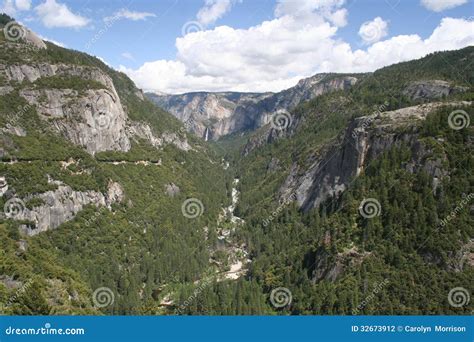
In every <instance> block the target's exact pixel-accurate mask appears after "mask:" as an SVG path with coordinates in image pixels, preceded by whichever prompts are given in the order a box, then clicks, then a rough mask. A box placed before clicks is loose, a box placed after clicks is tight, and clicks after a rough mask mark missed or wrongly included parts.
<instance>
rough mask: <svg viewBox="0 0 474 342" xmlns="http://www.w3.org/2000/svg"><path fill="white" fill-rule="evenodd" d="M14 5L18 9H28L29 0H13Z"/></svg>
mask: <svg viewBox="0 0 474 342" xmlns="http://www.w3.org/2000/svg"><path fill="white" fill-rule="evenodd" d="M15 5H16V8H17V9H18V10H20V11H28V10H29V9H30V8H31V0H15Z"/></svg>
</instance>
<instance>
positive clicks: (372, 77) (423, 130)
mask: <svg viewBox="0 0 474 342" xmlns="http://www.w3.org/2000/svg"><path fill="white" fill-rule="evenodd" d="M12 27H15V30H14V31H11V28H12ZM0 32H1V33H0V47H1V49H0V206H1V207H2V208H3V209H4V210H3V212H2V213H1V214H2V215H0V237H1V239H0V245H1V252H0V255H1V258H0V307H1V308H0V312H1V313H2V314H8V315H11V314H20V315H59V314H107V315H110V314H124V315H130V314H138V315H141V314H147V315H158V314H184V315H187V314H191V315H203V314H215V315H241V314H247V315H257V314H258V315H274V314H281V315H289V314H291V315H310V314H326V315H328V314H353V315H356V314H468V313H469V312H471V310H472V303H467V304H466V305H464V306H460V307H456V306H452V305H450V301H449V297H448V294H449V293H450V290H451V289H453V288H459V287H462V288H466V289H467V288H470V285H471V284H472V283H473V280H474V268H473V266H474V265H473V264H474V263H473V260H474V250H473V248H474V243H473V234H474V230H473V227H474V224H473V223H474V219H473V215H472V200H473V198H474V195H473V193H474V191H473V185H474V178H473V176H472V175H471V173H472V171H471V170H472V169H473V165H474V159H473V156H472V147H473V146H472V144H473V129H472V126H471V125H470V122H472V119H473V115H474V105H473V100H474V86H473V84H474V70H473V68H474V66H473V65H472V63H469V62H470V61H472V60H473V57H474V47H467V48H465V49H462V50H458V51H445V52H438V53H434V54H430V55H428V56H426V57H424V58H422V59H419V60H413V61H409V62H406V63H400V64H396V65H392V66H388V67H385V68H382V69H380V70H377V71H375V72H373V73H367V74H357V75H345V74H344V75H339V74H324V75H316V76H314V77H311V78H309V79H305V80H302V81H301V82H300V83H299V84H298V85H297V86H296V87H294V88H290V89H288V90H285V91H283V92H280V93H275V94H272V93H265V94H238V93H217V94H213V93H197V94H185V95H178V96H174V95H173V96H165V97H161V100H163V99H164V100H163V101H164V103H173V104H172V106H173V108H175V109H176V113H181V112H182V113H184V112H185V114H183V115H184V116H182V117H180V118H181V119H184V121H187V122H186V123H187V124H188V125H187V126H188V127H186V126H185V125H183V124H182V122H181V121H180V120H178V119H177V118H176V117H175V116H176V115H177V114H176V113H174V114H170V113H168V112H166V111H164V110H163V109H160V108H159V107H158V106H156V104H154V103H152V102H151V101H150V100H149V99H148V98H147V96H144V94H143V93H142V92H141V90H140V89H138V88H137V87H136V86H135V84H134V83H133V82H132V81H131V80H130V79H129V78H128V77H127V76H126V75H125V74H123V73H120V72H117V71H116V70H113V69H112V68H110V67H108V66H107V65H105V64H104V63H102V62H101V61H100V60H98V59H97V58H95V57H92V56H89V55H87V54H85V53H82V52H79V51H73V50H69V49H65V48H61V47H58V46H56V45H54V44H52V43H49V42H44V41H42V40H41V39H40V38H39V37H38V36H37V35H36V34H34V32H32V31H30V30H28V29H27V28H25V27H23V26H21V25H19V24H17V23H15V22H14V21H13V20H12V18H10V17H8V16H5V15H1V16H0ZM14 32H16V33H17V34H18V36H15V35H13V33H14ZM196 111H198V113H199V115H197V114H196ZM201 111H203V112H202V114H201ZM179 115H181V114H179ZM179 115H178V116H179ZM188 115H189V116H191V118H192V120H191V125H189V120H188V118H189V116H188ZM205 127H207V128H208V130H207V133H206V129H205ZM187 128H188V129H191V131H193V132H197V133H198V135H199V136H200V137H195V136H194V135H193V134H188V132H187ZM237 133H238V134H237ZM241 133H244V134H241ZM202 136H204V137H205V136H207V137H208V139H201V137H202ZM218 138H219V139H218ZM205 140H216V141H205ZM281 291H283V292H281ZM282 294H283V295H282Z"/></svg>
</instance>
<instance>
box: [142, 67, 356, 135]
mask: <svg viewBox="0 0 474 342" xmlns="http://www.w3.org/2000/svg"><path fill="white" fill-rule="evenodd" d="M356 82H357V79H356V78H355V77H351V76H344V75H334V74H318V75H315V76H312V77H310V78H306V79H303V80H301V81H300V82H299V83H298V84H297V85H296V86H295V87H292V88H289V89H286V90H283V91H281V92H279V93H263V94H256V93H206V92H201V93H189V94H183V95H161V94H160V95H158V94H152V93H148V94H146V95H147V96H148V97H149V98H150V99H151V100H152V101H153V102H155V103H156V104H157V105H158V106H160V107H162V108H163V109H165V110H167V111H169V112H170V113H172V114H173V115H174V116H176V117H177V118H178V119H180V120H181V121H183V122H184V123H185V125H186V127H187V129H188V131H190V132H193V133H195V134H196V135H198V136H199V137H202V138H203V139H205V140H211V139H218V138H219V137H221V136H223V135H227V134H231V133H236V132H243V131H252V130H255V129H257V128H259V127H261V126H263V125H265V124H267V123H268V122H269V121H270V118H271V116H272V115H273V114H274V113H275V112H277V111H279V110H285V111H289V110H291V109H293V108H295V107H296V106H297V105H298V104H299V103H300V102H302V101H307V100H310V99H312V98H314V97H316V96H319V95H322V94H325V93H327V92H330V91H335V90H344V89H348V88H349V87H351V86H352V85H354V84H355V83H356Z"/></svg>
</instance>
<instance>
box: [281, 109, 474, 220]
mask: <svg viewBox="0 0 474 342" xmlns="http://www.w3.org/2000/svg"><path fill="white" fill-rule="evenodd" d="M455 104H457V105H459V104H469V102H456V103H430V104H425V105H418V106H413V107H407V108H402V109H399V110H395V111H389V112H383V113H380V114H373V115H369V116H363V117H359V118H356V119H354V120H352V121H351V122H350V124H349V126H348V127H347V129H346V131H345V132H344V134H343V135H342V136H340V137H339V138H338V139H337V141H334V142H332V143H330V144H328V145H327V146H326V147H324V148H323V149H322V150H321V151H320V152H319V153H318V156H315V157H314V160H313V161H312V163H311V165H310V167H309V168H306V169H302V168H301V167H300V166H299V165H298V164H296V163H295V164H293V165H292V167H291V170H290V173H289V175H288V177H287V179H286V180H285V182H284V184H283V185H282V187H281V188H280V196H281V197H282V198H287V197H288V196H289V194H292V193H294V194H295V195H296V200H297V202H298V205H299V206H300V208H301V209H302V210H305V211H307V210H309V209H311V208H315V207H317V206H319V204H321V203H322V202H324V201H325V200H326V199H327V198H329V197H337V196H339V195H340V194H341V193H342V192H343V191H344V190H346V189H347V187H348V185H349V183H350V182H351V181H352V180H353V179H354V178H355V177H357V176H358V175H359V174H360V173H361V172H362V171H363V170H364V168H365V167H366V166H367V165H368V163H369V162H370V161H371V160H373V159H375V158H376V157H377V156H379V155H381V154H382V153H383V152H384V151H386V150H388V149H389V148H391V147H397V146H401V145H402V144H406V145H408V146H409V147H410V148H411V150H412V156H413V157H412V160H411V161H410V162H409V163H407V164H406V165H405V168H406V169H407V170H408V171H410V172H415V171H417V170H420V169H423V170H424V171H426V172H427V173H428V174H429V175H430V176H431V177H432V178H433V187H434V188H435V187H436V186H437V184H438V182H439V180H440V179H441V178H443V177H445V176H447V174H446V172H445V171H444V170H443V168H442V164H443V160H442V159H439V158H434V159H427V158H426V157H428V156H430V155H431V154H432V151H431V149H430V148H429V147H428V146H426V145H424V144H423V143H422V142H421V141H420V140H419V139H418V130H417V125H416V122H417V121H420V120H424V119H425V118H426V116H427V114H428V113H429V112H431V111H433V110H435V109H436V108H439V107H441V106H443V105H455ZM402 127H403V129H402V130H400V129H399V128H402Z"/></svg>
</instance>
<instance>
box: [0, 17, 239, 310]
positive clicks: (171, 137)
mask: <svg viewBox="0 0 474 342" xmlns="http://www.w3.org/2000/svg"><path fill="white" fill-rule="evenodd" d="M2 20H3V22H2V23H3V24H4V23H5V22H8V21H9V18H6V17H2ZM18 30H20V32H23V33H27V34H22V36H21V37H20V38H19V39H8V37H5V36H4V34H3V33H4V32H3V30H2V34H1V35H0V38H1V42H0V44H1V49H0V80H1V82H0V93H1V96H0V114H1V115H0V147H1V152H2V153H1V162H0V180H1V182H2V183H1V194H2V197H1V198H0V206H1V207H2V209H3V208H5V210H4V211H3V210H2V214H3V217H2V219H1V221H0V234H1V235H2V239H1V240H2V242H1V244H2V248H1V253H2V258H1V264H0V302H1V303H2V304H4V305H5V308H4V310H5V312H6V313H20V314H48V313H52V314H59V313H91V312H95V313H97V312H98V310H99V308H98V307H97V305H94V302H93V296H92V293H93V292H94V290H96V289H97V288H101V287H107V288H109V289H110V290H111V291H112V293H113V294H114V297H115V300H114V303H113V305H110V306H108V307H107V308H105V309H103V310H105V312H110V313H134V312H141V311H140V310H142V309H143V307H144V303H146V302H147V301H153V302H154V301H155V299H156V300H158V302H157V305H156V307H157V308H158V307H159V305H158V304H159V300H160V296H159V293H160V291H159V290H158V289H160V287H162V286H163V285H164V284H171V283H179V284H185V283H187V282H190V283H192V282H193V281H194V280H196V279H198V278H199V277H200V276H201V275H202V274H203V273H204V272H207V271H208V270H209V269H210V267H211V265H210V263H209V258H210V255H211V254H212V253H213V249H212V241H213V240H212V236H213V234H214V236H215V230H216V225H217V218H218V215H219V214H220V213H221V207H222V206H224V205H227V203H228V202H229V201H230V199H229V196H230V195H229V194H227V191H226V182H227V181H226V176H225V174H224V170H223V168H222V165H221V163H220V162H221V161H220V160H217V159H216V157H215V155H214V154H213V153H212V152H211V151H209V149H208V148H207V147H206V146H204V145H203V144H202V143H201V142H200V141H199V140H197V139H195V138H193V137H190V136H188V135H187V134H186V132H185V130H184V129H183V128H182V126H181V124H180V123H179V121H178V120H176V119H175V118H174V117H173V116H172V115H170V114H168V113H166V112H164V111H162V110H160V109H158V108H156V107H155V106H154V105H153V104H151V103H150V102H149V101H148V100H146V99H145V98H144V97H143V95H142V94H141V91H140V90H138V89H137V88H136V87H135V85H134V84H133V82H132V81H131V80H130V79H128V77H126V76H125V75H124V74H122V73H119V72H116V71H114V70H112V69H110V68H109V67H107V66H106V65H105V64H104V63H102V62H101V61H99V60H98V59H96V58H93V57H91V56H88V55H86V54H84V53H81V52H77V51H72V50H67V49H63V48H61V47H58V46H55V45H54V44H51V43H49V42H43V41H41V40H40V39H39V38H37V37H36V36H35V35H34V33H32V32H31V31H26V29H25V28H23V27H20V26H18ZM23 30H24V31H23ZM31 37H35V40H34V41H33V40H32V38H31ZM34 42H40V43H41V44H39V43H36V44H35V43H34ZM229 182H230V181H229ZM187 199H195V200H196V201H195V202H196V203H197V204H196V205H197V212H194V211H193V210H196V208H193V207H192V206H191V207H190V208H187V207H186V208H184V207H183V209H182V206H183V203H185V200H187ZM193 203H194V202H192V201H191V205H193ZM186 210H188V211H190V214H192V215H191V216H195V218H189V217H186V216H184V214H183V213H185V212H186ZM195 214H196V215H195ZM188 216H189V215H188ZM204 227H207V228H206V229H207V232H209V233H206V230H205V229H204ZM206 235H209V239H208V240H206ZM214 239H215V237H214ZM31 284H33V286H30V285H31ZM25 287H26V291H23V292H25V293H26V294H25V295H24V296H19V298H18V300H16V301H15V300H14V301H13V302H12V298H13V299H16V296H15V294H17V293H18V291H20V290H21V289H23V288H25ZM152 294H153V296H154V297H153V296H152ZM153 298H155V299H153Z"/></svg>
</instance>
